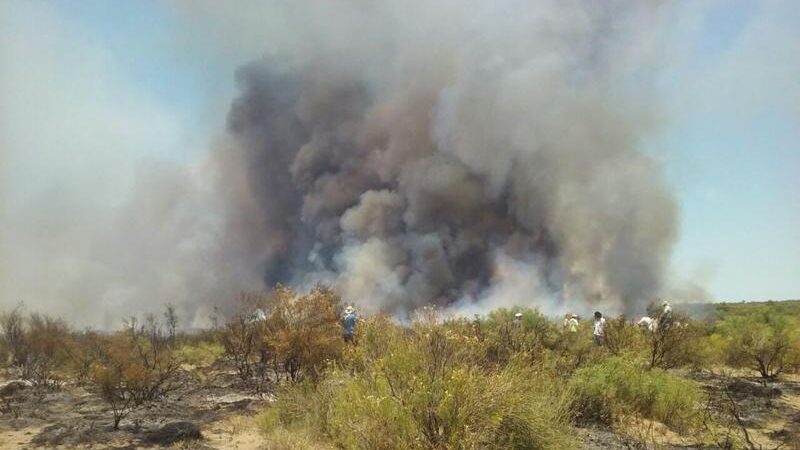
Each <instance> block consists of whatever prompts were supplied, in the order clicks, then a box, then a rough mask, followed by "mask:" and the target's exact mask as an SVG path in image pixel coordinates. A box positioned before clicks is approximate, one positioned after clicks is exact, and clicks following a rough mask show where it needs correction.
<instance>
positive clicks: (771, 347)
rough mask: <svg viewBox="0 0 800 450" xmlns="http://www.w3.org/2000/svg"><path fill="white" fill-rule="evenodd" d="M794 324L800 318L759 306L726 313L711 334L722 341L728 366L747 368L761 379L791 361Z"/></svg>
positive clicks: (796, 324) (799, 324)
mask: <svg viewBox="0 0 800 450" xmlns="http://www.w3.org/2000/svg"><path fill="white" fill-rule="evenodd" d="M798 326H800V319H797V318H796V317H793V316H788V315H785V314H781V313H780V311H779V310H777V309H774V308H770V307H768V306H760V307H754V308H750V309H747V310H742V311H740V312H732V313H729V314H728V315H726V316H725V317H724V318H723V319H722V321H721V322H720V323H719V324H718V325H717V326H716V327H715V333H716V334H718V335H719V336H720V337H721V338H722V339H724V341H725V348H724V356H725V362H726V363H727V364H728V365H730V366H732V367H740V368H750V369H753V370H755V371H756V372H758V373H759V375H761V376H762V377H763V378H773V377H775V376H777V375H779V374H780V373H781V372H783V370H784V369H785V368H786V367H787V364H791V361H790V359H791V357H792V355H793V354H794V352H795V351H796V350H794V345H798V344H797V338H796V335H795V333H796V330H797V328H798Z"/></svg>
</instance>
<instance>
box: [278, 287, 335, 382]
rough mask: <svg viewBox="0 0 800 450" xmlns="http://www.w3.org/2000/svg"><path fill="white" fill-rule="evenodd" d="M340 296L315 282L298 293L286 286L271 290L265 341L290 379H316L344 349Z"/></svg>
mask: <svg viewBox="0 0 800 450" xmlns="http://www.w3.org/2000/svg"><path fill="white" fill-rule="evenodd" d="M340 303H341V299H340V298H339V296H338V295H336V294H335V293H334V292H333V290H331V289H330V288H329V287H326V286H322V285H318V286H316V287H314V288H313V289H312V290H311V291H310V292H309V293H308V294H306V295H303V296H298V295H297V294H296V293H295V292H294V291H292V290H291V289H289V288H287V287H283V286H280V285H279V286H277V287H276V288H275V290H274V291H273V296H272V301H271V304H270V309H269V317H268V318H267V320H266V336H265V339H266V343H267V345H268V348H269V349H270V350H271V351H272V352H273V353H274V355H275V359H276V360H277V361H278V362H279V363H280V364H281V365H282V368H283V370H284V371H285V372H286V373H287V374H288V375H289V377H290V378H291V380H292V381H298V380H300V379H301V378H302V377H305V376H308V377H310V378H311V380H312V381H314V382H317V381H319V379H320V377H321V376H322V371H323V369H324V368H325V367H326V366H327V365H328V364H330V363H331V362H333V361H336V360H339V359H340V357H341V354H342V350H343V349H344V344H343V341H342V330H341V326H340V320H339V309H340V308H339V305H340Z"/></svg>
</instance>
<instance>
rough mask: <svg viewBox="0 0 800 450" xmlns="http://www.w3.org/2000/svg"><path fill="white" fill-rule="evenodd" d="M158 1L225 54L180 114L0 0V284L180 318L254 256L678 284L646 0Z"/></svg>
mask: <svg viewBox="0 0 800 450" xmlns="http://www.w3.org/2000/svg"><path fill="white" fill-rule="evenodd" d="M695 4H696V3H695V2H691V5H695ZM171 5H173V6H174V7H175V8H176V10H175V12H176V16H179V17H180V20H181V22H180V23H181V24H182V26H183V28H180V27H177V28H176V29H174V30H170V32H174V33H175V36H174V37H175V41H176V43H177V45H176V47H178V49H177V50H176V52H177V54H178V55H179V56H180V58H183V59H187V60H192V61H202V62H203V63H202V64H206V62H207V66H208V67H207V68H208V71H209V72H213V73H211V74H210V75H209V78H208V79H209V80H212V81H214V80H219V79H222V80H231V79H233V78H235V85H236V86H235V89H232V88H231V86H228V85H224V83H223V82H219V90H218V91H217V92H214V93H211V94H208V96H209V97H213V98H212V99H201V100H200V101H198V102H197V103H196V104H198V105H199V104H202V105H208V109H210V110H212V111H210V112H208V111H206V112H203V113H202V114H201V115H202V116H203V117H210V116H220V117H219V119H215V120H214V121H211V122H209V123H205V122H204V125H208V127H204V129H203V130H202V132H201V133H199V132H197V129H196V128H197V127H196V126H193V125H192V124H190V123H189V121H188V120H187V119H185V118H184V117H183V116H181V114H176V113H175V111H173V110H170V107H169V102H165V101H161V99H160V98H156V97H155V96H154V95H153V94H152V93H147V92H146V91H143V90H142V89H143V88H142V85H141V84H140V83H139V82H138V81H137V80H129V79H127V78H126V76H123V74H121V73H118V72H117V71H115V70H112V69H111V68H116V67H118V66H120V64H118V61H119V60H117V59H115V57H116V56H117V55H115V54H114V53H113V52H111V53H109V52H108V50H107V49H105V48H104V47H103V46H102V45H101V43H100V42H98V41H97V40H96V39H94V38H93V37H92V36H90V35H86V34H82V32H81V29H80V27H78V26H77V25H75V24H71V23H70V22H69V21H67V20H64V19H63V18H61V17H60V16H59V15H58V14H57V13H56V11H55V10H54V9H53V8H52V5H49V4H48V3H31V2H19V3H13V4H12V3H9V4H8V5H4V7H5V8H6V9H4V11H5V12H8V14H0V18H2V19H0V22H3V25H4V26H2V27H0V34H2V35H3V36H5V37H7V39H0V56H1V57H2V58H3V59H4V60H8V61H12V60H13V61H14V62H15V64H8V65H7V66H8V67H9V70H7V71H3V73H2V74H0V93H2V98H3V99H4V102H3V108H0V119H2V120H0V131H2V132H1V133H0V160H2V164H3V167H0V170H2V172H0V175H2V180H0V198H2V200H3V201H2V202H0V227H2V233H1V234H0V307H2V308H3V309H7V308H11V307H13V306H14V305H16V304H18V303H19V302H24V303H25V304H26V305H27V306H28V307H29V308H30V309H32V310H43V311H46V312H49V313H53V314H58V315H61V316H63V317H65V318H67V319H68V320H70V321H72V322H74V323H75V324H78V325H93V326H100V327H103V328H111V327H115V326H117V325H118V324H119V320H120V319H121V318H123V317H125V316H129V315H131V314H140V313H142V312H156V313H157V312H159V311H161V310H163V307H164V305H165V304H166V303H173V304H175V305H176V306H177V307H178V312H179V315H180V316H181V317H182V319H183V320H182V323H181V325H182V326H200V325H204V324H207V323H208V322H207V320H208V316H209V314H211V311H212V307H213V306H215V305H223V306H226V307H227V306H228V305H229V304H230V302H232V301H233V299H235V298H236V295H237V293H238V292H239V291H241V290H254V289H264V288H270V287H271V286H272V285H273V284H274V283H276V282H282V283H285V284H288V285H291V286H292V287H295V288H298V289H304V288H308V287H310V286H311V285H313V284H314V283H317V282H320V281H321V282H326V283H330V284H332V285H333V286H334V287H335V289H336V290H337V291H338V292H339V293H340V294H341V295H342V296H343V297H344V298H345V299H346V300H347V301H351V302H354V303H356V304H358V305H360V307H361V309H362V310H363V311H365V312H376V311H384V312H388V313H394V314H398V315H400V316H403V315H405V314H407V313H408V312H409V311H411V310H413V309H415V308H417V307H419V306H421V305H427V304H437V305H440V306H442V307H444V308H445V309H447V310H449V311H453V312H457V313H459V314H471V313H482V312H485V311H486V310H487V309H490V308H495V307H500V306H510V305H525V306H536V307H539V308H540V309H541V310H542V311H543V312H545V313H548V314H556V313H562V312H565V311H567V310H571V311H576V312H578V311H587V310H589V311H591V310H594V309H601V310H603V311H604V312H608V313H610V314H614V313H621V312H627V313H629V314H633V313H639V312H640V310H641V308H642V305H643V304H645V303H646V302H648V301H650V300H651V299H652V298H653V297H654V296H656V295H664V294H666V295H670V294H671V293H676V292H685V293H686V295H687V296H692V297H693V298H695V297H697V296H699V295H700V294H701V293H702V288H701V287H700V286H691V287H692V289H689V290H686V289H681V288H680V286H676V283H675V282H674V280H673V277H671V276H670V269H671V268H670V267H669V266H670V256H671V252H672V246H673V243H674V242H675V240H676V234H677V223H678V208H677V205H676V200H675V198H674V196H673V194H672V193H671V191H670V189H669V188H668V186H667V184H666V182H665V179H664V176H663V173H662V172H663V170H662V164H663V157H664V154H657V153H653V152H652V149H651V151H645V150H644V149H645V148H646V147H647V145H646V144H647V143H648V142H652V141H651V138H652V136H653V133H654V132H658V131H659V126H660V125H661V122H662V121H663V117H662V111H661V108H660V106H659V104H658V101H657V100H658V98H659V97H658V95H657V93H656V78H657V75H658V74H659V73H660V71H661V69H662V68H663V67H664V66H665V65H666V64H667V61H669V59H670V57H671V56H672V55H671V53H672V52H674V51H676V49H675V47H676V45H677V44H676V40H675V39H673V38H672V36H670V33H672V32H675V28H676V27H675V26H673V25H674V18H675V17H674V14H675V10H669V9H667V5H666V4H664V5H662V4H659V2H640V1H634V0H614V1H604V2H596V1H588V0H567V1H564V0H559V1H555V0H552V1H550V0H544V1H536V2H522V1H517V0H500V1H493V2H474V3H470V2H464V1H461V0H459V1H453V0H436V1H434V0H430V1H427V0H425V1H414V2H405V1H397V0H378V1H361V0H338V1H327V0H326V1H321V0H307V1H294V0H293V1H288V0H287V1H280V0H279V1H274V2H260V1H259V2H249V1H241V2H234V3H233V4H232V3H231V2H225V3H221V2H217V1H211V0H207V1H206V0H196V1H191V2H181V1H180V0H179V1H177V2H175V3H171ZM2 8H3V7H0V9H2ZM687 8H688V6H687ZM694 8H697V11H695V10H694ZM691 9H692V11H694V12H692V18H691V19H692V20H691V21H694V22H702V20H701V19H702V17H703V12H702V11H700V10H701V9H702V8H701V7H694V6H692V8H691ZM41 29H47V30H49V32H48V33H41V32H40V31H41ZM678 31H679V30H678ZM3 33H5V34H3ZM684 37H685V36H684ZM159 42H160V41H159ZM152 45H153V46H154V48H160V45H161V44H160V43H154V44H152ZM666 50H669V51H666ZM161 51H165V52H167V53H168V51H166V50H163V49H162V50H161ZM162 56H163V55H162ZM197 64H198V66H200V65H202V64H201V63H197ZM203 67H204V69H205V66H203ZM214 82H215V83H216V81H214ZM231 84H233V82H231ZM188 91H191V92H194V91H192V90H191V89H188ZM195 94H196V95H202V94H197V93H196V92H195ZM220 98H223V99H224V102H223V104H224V106H223V107H220V108H217V107H215V106H216V105H218V104H219V103H220ZM87 99H88V100H87ZM205 100H208V101H205ZM193 105H194V103H193ZM225 111H227V116H226V117H224V113H225ZM209 129H211V131H209ZM211 136H213V137H211ZM207 141H213V144H210V145H209V144H207V143H206V142H207ZM176 155H177V156H176ZM6 200H8V201H6ZM228 309H229V308H223V311H226V310H228Z"/></svg>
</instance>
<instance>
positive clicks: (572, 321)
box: [567, 314, 578, 333]
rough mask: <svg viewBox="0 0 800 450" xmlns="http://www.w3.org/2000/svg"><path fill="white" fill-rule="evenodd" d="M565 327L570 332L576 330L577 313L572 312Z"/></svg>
mask: <svg viewBox="0 0 800 450" xmlns="http://www.w3.org/2000/svg"><path fill="white" fill-rule="evenodd" d="M567 329H568V330H569V332H570V333H577V332H578V315H577V314H572V315H571V316H570V317H569V320H568V321H567Z"/></svg>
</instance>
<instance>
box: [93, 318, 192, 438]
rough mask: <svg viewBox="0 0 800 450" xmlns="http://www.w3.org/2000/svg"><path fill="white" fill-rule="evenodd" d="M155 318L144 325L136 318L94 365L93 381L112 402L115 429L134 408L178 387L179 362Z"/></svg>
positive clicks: (117, 335)
mask: <svg viewBox="0 0 800 450" xmlns="http://www.w3.org/2000/svg"><path fill="white" fill-rule="evenodd" d="M168 342H169V338H168V335H165V334H164V333H163V331H162V329H161V327H160V326H159V324H158V322H157V321H155V319H154V318H149V319H148V320H147V321H146V323H145V324H144V325H142V326H137V322H136V321H135V320H131V321H130V322H129V323H128V329H127V330H124V331H120V332H118V333H116V334H115V335H114V336H112V337H110V338H109V340H108V347H107V349H106V351H105V352H104V353H103V354H102V355H101V356H100V357H99V358H98V360H97V361H95V363H94V364H93V365H92V370H91V381H92V382H93V384H94V386H95V387H96V388H97V390H98V391H99V393H100V395H101V396H102V398H103V399H104V400H105V401H106V402H107V403H108V404H109V406H110V407H111V411H112V414H113V417H114V429H117V428H119V423H120V421H121V420H122V419H123V418H125V417H126V416H127V415H128V414H129V413H130V412H131V411H132V410H133V409H134V408H136V407H139V406H142V405H144V404H147V403H150V402H154V401H157V400H159V399H161V398H163V397H164V396H165V395H167V394H168V393H169V392H170V391H172V390H173V389H175V388H176V387H177V385H176V375H177V372H178V367H179V363H178V360H177V359H176V358H175V357H174V355H173V352H172V348H171V347H170V346H169V345H168Z"/></svg>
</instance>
